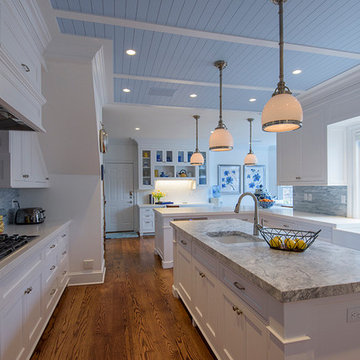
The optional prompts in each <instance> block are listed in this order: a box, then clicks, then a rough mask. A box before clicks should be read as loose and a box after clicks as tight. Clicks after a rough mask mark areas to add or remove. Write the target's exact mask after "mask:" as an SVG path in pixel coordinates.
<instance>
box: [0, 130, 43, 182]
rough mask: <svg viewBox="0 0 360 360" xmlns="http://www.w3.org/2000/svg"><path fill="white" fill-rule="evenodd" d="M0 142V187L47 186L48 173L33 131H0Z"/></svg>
mask: <svg viewBox="0 0 360 360" xmlns="http://www.w3.org/2000/svg"><path fill="white" fill-rule="evenodd" d="M0 144H1V145H0V187H3V188H8V187H12V188H45V187H49V175H48V172H47V169H46V165H45V162H44V158H43V154H42V151H41V148H40V144H39V139H38V135H37V134H36V133H35V132H29V131H0Z"/></svg>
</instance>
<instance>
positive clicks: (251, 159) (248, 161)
mask: <svg viewBox="0 0 360 360" xmlns="http://www.w3.org/2000/svg"><path fill="white" fill-rule="evenodd" d="M247 121H248V122H249V123H250V149H249V152H248V154H247V155H246V156H245V159H244V165H256V164H257V157H256V155H255V154H254V153H253V151H252V148H251V142H252V122H253V121H254V119H252V118H249V119H247Z"/></svg>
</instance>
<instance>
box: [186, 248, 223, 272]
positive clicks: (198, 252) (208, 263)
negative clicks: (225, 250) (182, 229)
mask: <svg viewBox="0 0 360 360" xmlns="http://www.w3.org/2000/svg"><path fill="white" fill-rule="evenodd" d="M192 255H193V256H194V257H195V259H196V260H197V261H199V263H201V264H202V265H204V266H205V267H206V268H207V269H208V270H209V271H210V272H212V273H213V274H214V275H215V276H217V275H218V260H217V259H216V258H214V257H213V256H212V255H210V254H209V253H207V252H206V251H205V250H203V249H201V248H200V247H199V246H198V245H196V244H195V243H194V244H193V247H192Z"/></svg>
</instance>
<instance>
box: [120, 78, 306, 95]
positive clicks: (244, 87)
mask: <svg viewBox="0 0 360 360" xmlns="http://www.w3.org/2000/svg"><path fill="white" fill-rule="evenodd" d="M114 78H117V79H129V80H141V81H155V82H162V83H168V84H181V85H195V86H206V87H219V84H218V83H211V82H204V81H191V80H179V79H168V78H159V77H153V76H139V75H128V74H114ZM223 87H224V88H228V89H241V90H259V91H270V92H274V88H273V87H265V86H251V85H236V84H223ZM292 91H293V92H294V93H297V94H301V93H303V92H304V90H294V89H293V90H292Z"/></svg>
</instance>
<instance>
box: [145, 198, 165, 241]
mask: <svg viewBox="0 0 360 360" xmlns="http://www.w3.org/2000/svg"><path fill="white" fill-rule="evenodd" d="M165 206H166V205H149V206H146V207H143V206H139V234H140V236H142V235H144V234H153V233H154V232H155V214H154V209H155V208H159V207H165Z"/></svg>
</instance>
